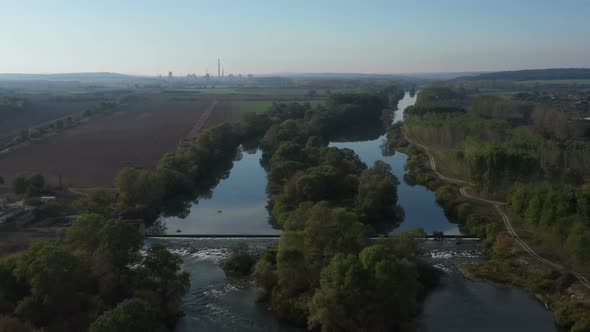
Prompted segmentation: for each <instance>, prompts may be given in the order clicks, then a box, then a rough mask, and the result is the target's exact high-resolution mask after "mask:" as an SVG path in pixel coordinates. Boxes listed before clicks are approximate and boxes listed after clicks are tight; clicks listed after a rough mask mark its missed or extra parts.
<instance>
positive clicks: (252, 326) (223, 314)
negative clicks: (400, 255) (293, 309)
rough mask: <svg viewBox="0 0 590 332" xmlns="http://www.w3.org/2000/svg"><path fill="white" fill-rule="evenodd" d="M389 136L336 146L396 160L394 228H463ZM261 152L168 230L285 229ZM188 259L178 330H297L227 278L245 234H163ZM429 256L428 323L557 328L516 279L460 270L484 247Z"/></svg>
mask: <svg viewBox="0 0 590 332" xmlns="http://www.w3.org/2000/svg"><path fill="white" fill-rule="evenodd" d="M414 102H415V97H411V96H410V95H409V94H408V93H406V95H405V96H404V98H403V99H402V100H401V101H400V102H399V104H398V110H397V111H396V112H395V114H394V121H401V120H402V119H403V111H404V109H405V108H406V107H407V106H410V105H413V104H414ZM383 140H384V136H381V137H379V138H377V139H374V140H368V141H362V142H337V143H332V144H331V145H332V146H337V147H341V148H344V147H346V148H350V149H353V150H354V151H355V152H356V153H357V154H358V155H359V156H360V158H361V160H363V161H364V162H365V163H366V164H367V165H369V166H371V165H372V164H373V163H374V162H375V161H376V160H383V161H385V162H386V163H388V164H390V165H391V167H392V171H393V173H394V174H395V175H396V176H397V177H398V179H399V180H400V185H399V187H398V194H399V195H398V196H399V205H400V206H401V207H402V208H403V209H404V211H405V218H404V221H403V222H402V223H401V225H400V226H399V227H397V228H396V229H395V230H394V231H393V232H398V231H402V230H407V229H412V228H416V227H422V228H424V229H425V230H426V231H427V232H432V231H434V230H442V231H444V232H445V233H446V234H460V230H459V229H458V228H457V226H456V225H455V224H452V223H450V222H449V221H448V219H447V218H446V217H445V215H444V211H443V209H442V208H441V207H440V206H439V205H438V204H437V203H436V201H435V198H434V193H433V192H431V191H429V190H428V189H427V188H425V187H423V186H421V185H413V186H412V185H409V184H407V183H405V181H404V180H403V178H404V174H405V171H404V164H405V162H406V159H407V156H406V155H405V154H403V153H400V152H396V153H395V154H394V155H393V156H383V155H382V154H381V144H382V143H383ZM260 156H261V153H260V152H259V151H258V152H255V153H251V154H247V153H244V154H243V157H242V159H241V160H239V161H237V162H235V163H234V167H233V169H232V171H231V173H230V176H229V177H228V178H227V179H224V180H222V181H221V182H220V183H219V185H218V186H217V187H216V188H215V189H214V190H213V195H212V197H211V198H209V199H202V200H200V201H199V203H198V204H195V205H194V206H193V207H192V209H191V213H190V215H189V216H188V217H187V218H186V219H184V220H183V219H178V218H169V219H167V220H166V223H167V226H168V233H178V232H180V234H183V233H184V234H278V233H279V232H278V231H277V230H275V229H273V228H272V227H271V226H270V224H269V223H268V212H267V211H266V208H265V205H266V202H267V196H266V192H265V188H266V176H265V173H264V170H263V169H262V167H261V166H260V163H259V160H260ZM149 241H150V242H162V243H164V244H165V245H167V246H168V247H169V248H170V249H171V250H173V251H175V252H177V253H179V254H180V255H181V256H182V257H183V259H184V268H185V270H186V271H188V272H190V273H191V289H190V291H189V293H188V294H187V296H186V297H185V298H184V304H185V311H186V316H185V317H184V318H183V319H182V320H181V321H180V323H179V325H178V327H177V330H176V331H195V330H198V331H297V329H293V328H289V327H288V326H283V325H281V324H280V323H278V322H277V321H276V320H275V319H273V317H272V314H271V313H270V312H269V311H268V308H267V307H265V306H264V305H257V304H255V301H254V298H255V289H254V286H253V285H252V284H243V283H238V285H236V284H235V283H234V282H231V281H229V280H227V279H226V278H225V276H224V274H223V271H222V270H221V268H220V266H219V262H220V261H221V259H223V257H224V255H225V253H226V250H227V248H228V247H229V246H230V245H231V244H232V243H235V242H236V241H238V240H231V239H185V240H183V239H174V240H168V239H167V240H158V239H152V240H149ZM272 241H276V240H271V239H248V240H246V242H247V243H248V244H249V246H250V247H251V249H253V250H258V249H262V248H264V247H265V246H266V245H267V244H268V243H270V242H272ZM425 259H426V260H428V261H430V262H431V263H432V264H433V265H435V266H436V267H437V268H440V269H441V270H443V271H444V272H445V273H444V274H443V277H442V280H441V286H440V287H438V288H437V290H435V291H434V292H433V293H432V294H431V295H430V296H429V297H428V298H427V299H426V302H425V305H424V310H423V314H422V317H421V325H420V327H419V329H420V331H443V332H447V331H449V332H450V331H475V332H479V331H482V332H485V331H525V330H526V331H539V332H545V331H547V332H549V331H551V332H553V331H556V329H555V327H554V325H553V319H552V316H551V313H550V312H548V311H547V310H546V309H545V308H544V306H543V305H541V304H540V303H539V302H537V301H536V300H535V299H534V297H532V296H530V295H529V294H527V293H525V292H523V291H522V290H519V289H515V288H512V287H497V286H494V285H492V284H489V283H485V282H477V281H470V280H467V279H465V278H463V277H462V276H461V274H460V273H459V272H458V271H457V270H456V268H455V266H456V263H458V262H462V261H466V260H467V261H469V260H478V259H482V258H481V257H479V255H459V256H457V255H454V254H453V252H452V250H449V251H444V250H443V251H436V252H432V253H430V254H429V253H427V256H426V257H425Z"/></svg>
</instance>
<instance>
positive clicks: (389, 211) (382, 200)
mask: <svg viewBox="0 0 590 332" xmlns="http://www.w3.org/2000/svg"><path fill="white" fill-rule="evenodd" d="M398 184H399V181H398V180H397V178H396V177H395V175H393V173H392V172H391V166H389V165H388V164H386V163H384V162H382V161H380V160H378V161H376V162H375V164H374V165H373V167H371V168H369V169H367V170H366V171H364V172H363V174H361V176H360V178H359V189H358V195H357V199H356V205H357V208H358V209H359V211H360V213H361V214H362V215H364V216H366V218H367V221H368V222H369V223H372V224H377V223H380V222H384V221H387V222H390V223H395V222H398V221H399V220H397V219H399V218H397V216H396V209H397V185H398Z"/></svg>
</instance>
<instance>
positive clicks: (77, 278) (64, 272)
mask: <svg viewBox="0 0 590 332" xmlns="http://www.w3.org/2000/svg"><path fill="white" fill-rule="evenodd" d="M14 274H15V276H16V277H17V279H18V280H19V281H20V282H24V283H26V284H27V285H28V286H29V289H30V294H29V295H27V296H26V297H25V298H23V300H22V301H20V302H19V304H18V306H17V307H16V309H15V313H16V314H17V315H18V316H19V317H22V318H24V319H26V320H27V321H30V322H33V323H34V324H35V325H37V326H46V327H47V330H48V331H77V330H81V329H82V328H83V327H84V326H87V325H88V323H89V319H90V317H91V316H92V314H93V312H94V311H95V310H96V308H95V306H94V301H93V300H92V298H91V297H90V296H89V295H88V293H87V291H88V290H89V288H90V286H91V285H92V283H93V281H94V280H93V278H92V274H91V273H90V271H89V270H88V268H87V266H85V264H83V262H82V261H81V260H80V259H79V258H78V257H76V256H75V255H73V254H72V253H71V252H70V251H69V250H67V249H66V248H65V247H63V246H61V245H59V244H57V243H53V242H37V243H34V244H32V245H31V246H30V247H29V248H28V249H27V250H26V251H25V252H23V253H22V254H21V256H20V257H19V260H18V262H17V266H16V268H15V270H14Z"/></svg>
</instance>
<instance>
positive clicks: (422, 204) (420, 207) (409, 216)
mask: <svg viewBox="0 0 590 332" xmlns="http://www.w3.org/2000/svg"><path fill="white" fill-rule="evenodd" d="M415 102H416V97H415V96H414V97H410V94H409V93H406V95H405V96H404V98H403V99H402V100H400V102H399V104H398V110H397V111H396V112H395V113H394V122H398V121H401V120H402V119H403V110H405V108H406V107H408V106H411V105H414V103H415ZM384 141H386V137H385V136H384V135H383V136H380V137H379V138H377V139H374V140H370V141H363V142H338V143H332V144H330V146H335V147H338V148H349V149H352V150H354V151H355V152H356V154H358V155H359V157H360V158H361V160H362V161H363V162H364V163H365V164H367V165H368V166H372V165H373V164H374V163H375V161H377V160H382V161H384V162H386V163H387V164H389V165H390V166H391V168H392V171H393V174H395V176H396V177H397V178H398V180H399V181H400V185H399V186H398V187H397V190H398V197H399V201H398V203H399V205H400V206H401V207H402V208H403V209H404V213H405V218H404V221H403V222H402V223H401V224H400V225H399V227H398V228H396V229H395V230H394V231H393V232H394V233H396V232H400V231H404V230H409V229H414V228H416V227H422V228H424V230H425V231H426V232H427V233H432V232H433V231H443V232H445V234H447V235H457V234H461V232H460V231H459V228H458V227H457V225H455V224H452V223H450V222H449V220H448V219H447V217H446V216H445V214H444V210H443V209H442V208H441V207H440V206H439V205H438V204H437V203H436V199H435V196H434V193H433V192H432V191H430V190H428V189H427V188H426V187H424V186H421V185H414V186H411V185H409V184H407V183H405V181H404V180H403V179H404V175H405V173H406V172H405V170H404V165H405V164H406V160H407V159H408V156H407V155H405V154H403V153H401V152H395V154H394V155H393V156H383V154H382V152H381V145H382V144H383V142H384Z"/></svg>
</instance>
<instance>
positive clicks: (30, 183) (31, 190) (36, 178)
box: [12, 173, 45, 196]
mask: <svg viewBox="0 0 590 332" xmlns="http://www.w3.org/2000/svg"><path fill="white" fill-rule="evenodd" d="M44 187H45V178H44V177H43V175H41V174H39V173H31V174H21V175H18V176H17V177H16V178H15V179H14V180H13V181H12V191H13V192H14V193H15V194H18V195H25V194H26V195H28V196H38V195H40V194H41V191H42V190H43V188H44Z"/></svg>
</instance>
